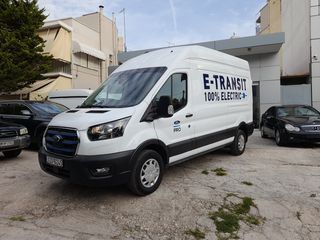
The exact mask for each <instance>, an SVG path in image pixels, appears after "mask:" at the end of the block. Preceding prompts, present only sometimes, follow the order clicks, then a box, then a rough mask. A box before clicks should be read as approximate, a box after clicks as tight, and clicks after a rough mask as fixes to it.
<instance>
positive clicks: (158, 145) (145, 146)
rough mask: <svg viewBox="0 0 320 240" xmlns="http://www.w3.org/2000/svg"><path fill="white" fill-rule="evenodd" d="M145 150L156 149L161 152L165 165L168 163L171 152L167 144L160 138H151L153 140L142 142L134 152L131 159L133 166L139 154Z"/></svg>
mask: <svg viewBox="0 0 320 240" xmlns="http://www.w3.org/2000/svg"><path fill="white" fill-rule="evenodd" d="M143 150H154V151H156V152H157V153H159V154H160V155H161V157H162V159H163V164H164V166H167V165H168V163H169V153H168V148H167V146H166V145H165V144H164V143H163V142H162V141H160V140H158V139H151V140H147V141H145V142H143V143H142V144H140V145H139V147H138V148H137V149H136V150H135V151H134V153H133V155H132V157H131V160H130V164H131V167H133V166H134V164H135V161H136V159H137V157H138V156H139V154H140V153H141V152H142V151H143Z"/></svg>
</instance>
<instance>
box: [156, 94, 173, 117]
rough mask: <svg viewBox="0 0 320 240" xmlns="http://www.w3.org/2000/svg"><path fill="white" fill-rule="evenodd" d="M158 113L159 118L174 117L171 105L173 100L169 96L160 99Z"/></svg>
mask: <svg viewBox="0 0 320 240" xmlns="http://www.w3.org/2000/svg"><path fill="white" fill-rule="evenodd" d="M157 113H158V115H159V117H163V118H169V117H172V116H173V114H174V108H173V105H172V104H171V98H170V97H169V96H161V97H160V99H159V105H158V109H157Z"/></svg>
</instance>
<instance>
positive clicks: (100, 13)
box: [99, 5, 104, 83]
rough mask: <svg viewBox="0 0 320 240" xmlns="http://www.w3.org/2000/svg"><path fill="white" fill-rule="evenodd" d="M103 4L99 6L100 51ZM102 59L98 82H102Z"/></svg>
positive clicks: (100, 45)
mask: <svg viewBox="0 0 320 240" xmlns="http://www.w3.org/2000/svg"><path fill="white" fill-rule="evenodd" d="M103 9H104V6H103V5H100V6H99V48H100V49H99V50H100V51H102V14H103ZM102 72H103V60H102V59H100V83H102V82H103V73H102Z"/></svg>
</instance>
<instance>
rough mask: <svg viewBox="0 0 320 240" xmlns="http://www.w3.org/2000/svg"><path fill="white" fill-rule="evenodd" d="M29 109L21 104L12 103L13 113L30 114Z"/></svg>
mask: <svg viewBox="0 0 320 240" xmlns="http://www.w3.org/2000/svg"><path fill="white" fill-rule="evenodd" d="M31 114H32V112H31V111H30V109H29V108H28V107H26V106H24V105H22V104H15V105H14V115H31Z"/></svg>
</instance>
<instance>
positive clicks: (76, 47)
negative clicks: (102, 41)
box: [72, 41, 107, 60]
mask: <svg viewBox="0 0 320 240" xmlns="http://www.w3.org/2000/svg"><path fill="white" fill-rule="evenodd" d="M72 45H73V50H72V51H73V53H80V52H81V53H85V54H88V55H90V56H93V57H96V58H98V59H101V60H106V58H107V57H106V55H105V54H104V52H102V51H100V50H98V49H95V48H93V47H90V46H88V45H86V44H83V43H80V42H77V41H73V42H72Z"/></svg>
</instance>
